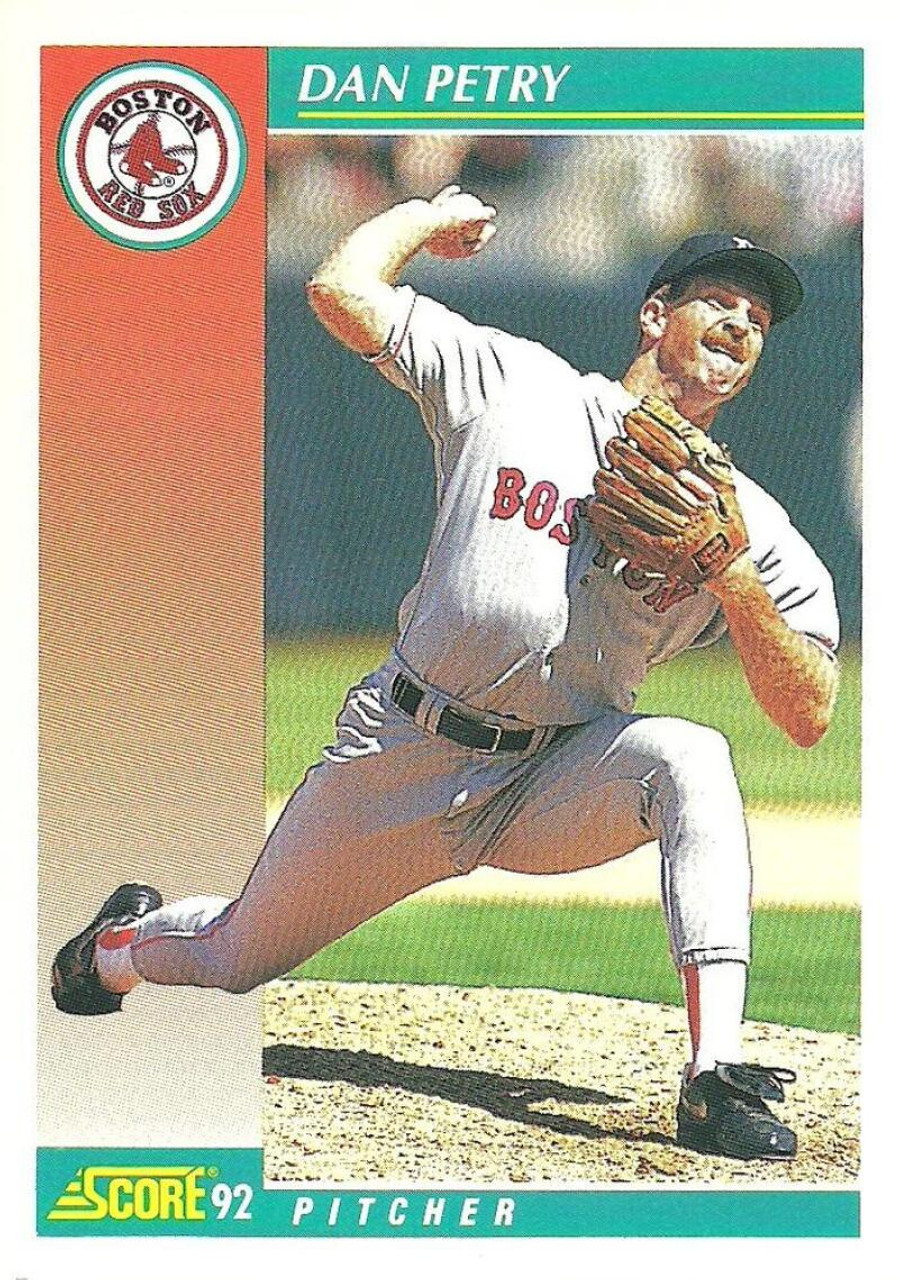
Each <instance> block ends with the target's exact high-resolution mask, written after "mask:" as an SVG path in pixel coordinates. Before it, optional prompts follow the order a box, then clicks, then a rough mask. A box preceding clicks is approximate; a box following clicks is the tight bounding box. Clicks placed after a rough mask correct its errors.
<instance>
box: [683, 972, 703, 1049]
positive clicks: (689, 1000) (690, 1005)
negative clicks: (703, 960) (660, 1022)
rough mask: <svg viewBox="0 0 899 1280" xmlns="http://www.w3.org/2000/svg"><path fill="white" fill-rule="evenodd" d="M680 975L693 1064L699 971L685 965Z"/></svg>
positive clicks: (698, 1025)
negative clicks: (682, 983)
mask: <svg viewBox="0 0 899 1280" xmlns="http://www.w3.org/2000/svg"><path fill="white" fill-rule="evenodd" d="M682 973H683V975H684V999H685V1000H686V1004H687V1021H688V1023H689V1024H690V1044H691V1045H692V1047H693V1061H694V1062H695V1061H696V1055H697V1054H698V1053H699V1028H700V1017H699V969H698V967H697V966H696V965H695V964H685V965H684V967H683V970H682Z"/></svg>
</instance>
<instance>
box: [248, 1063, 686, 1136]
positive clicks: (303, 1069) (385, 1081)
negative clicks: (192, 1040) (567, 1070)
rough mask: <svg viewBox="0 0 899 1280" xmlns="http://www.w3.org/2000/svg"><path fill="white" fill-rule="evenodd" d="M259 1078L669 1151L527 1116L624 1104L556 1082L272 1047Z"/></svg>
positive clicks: (557, 1117)
mask: <svg viewBox="0 0 899 1280" xmlns="http://www.w3.org/2000/svg"><path fill="white" fill-rule="evenodd" d="M262 1071H263V1075H272V1076H282V1077H285V1076H286V1077H288V1078H290V1079H295V1080H322V1081H326V1082H331V1081H337V1080H342V1081H345V1082H346V1083H347V1084H352V1085H356V1086H357V1087H359V1088H363V1089H403V1090H405V1091H406V1092H408V1093H420V1094H425V1095H426V1096H429V1097H434V1098H443V1099H444V1100H445V1101H447V1102H455V1103H458V1104H459V1105H460V1106H467V1107H480V1108H482V1109H483V1110H484V1111H488V1112H490V1114H491V1115H494V1116H497V1117H499V1118H500V1119H502V1120H512V1121H516V1122H517V1123H518V1124H527V1125H533V1126H535V1127H537V1128H540V1129H550V1130H552V1131H553V1132H554V1133H561V1134H566V1135H568V1136H572V1137H579V1138H619V1139H622V1140H623V1141H626V1142H654V1143H658V1144H659V1145H661V1146H671V1145H672V1140H671V1139H670V1138H669V1137H667V1136H666V1135H665V1134H663V1133H655V1132H652V1131H649V1132H643V1131H640V1130H637V1131H630V1130H627V1129H607V1128H603V1127H602V1126H600V1125H596V1124H591V1123H590V1122H589V1121H588V1120H580V1119H578V1118H577V1117H576V1116H569V1115H561V1114H559V1113H558V1112H552V1111H549V1112H548V1111H532V1110H531V1106H532V1105H533V1104H535V1103H542V1102H547V1101H549V1100H553V1101H555V1102H559V1103H567V1104H574V1105H590V1106H614V1105H616V1104H623V1103H626V1102H627V1099H624V1098H617V1097H615V1096H614V1095H612V1094H609V1093H603V1092H601V1091H600V1090H599V1089H587V1088H584V1087H582V1086H579V1085H570V1084H562V1083H560V1082H559V1081H558V1080H528V1079H522V1078H521V1077H519V1076H507V1075H499V1074H497V1073H496V1072H493V1071H463V1070H460V1069H458V1068H454V1067H426V1066H421V1065H419V1064H418V1063H415V1062H398V1061H397V1060H396V1059H395V1058H388V1057H387V1056H386V1055H384V1054H379V1053H368V1052H366V1051H365V1050H358V1051H353V1050H350V1049H303V1048H299V1047H297V1046H296V1045H288V1044H276V1045H271V1046H269V1048H267V1049H264V1050H263V1052H262Z"/></svg>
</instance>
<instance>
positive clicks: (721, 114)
mask: <svg viewBox="0 0 899 1280" xmlns="http://www.w3.org/2000/svg"><path fill="white" fill-rule="evenodd" d="M864 118H865V113H864V112H863V111H298V112H297V119H299V120H644V121H645V120H815V121H821V122H822V123H823V122H825V121H840V120H843V121H851V120H864Z"/></svg>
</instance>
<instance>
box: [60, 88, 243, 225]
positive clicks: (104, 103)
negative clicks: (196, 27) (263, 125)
mask: <svg viewBox="0 0 899 1280" xmlns="http://www.w3.org/2000/svg"><path fill="white" fill-rule="evenodd" d="M245 156H246V144H245V142H244V136H243V130H242V128H241V125H240V120H239V118H238V116H237V113H236V112H235V110H234V108H233V106H232V105H231V103H230V102H229V101H228V99H227V98H226V97H225V96H224V94H223V93H222V92H221V90H220V89H218V88H217V87H216V86H215V85H213V84H212V82H211V81H209V80H206V79H205V78H204V77H202V76H200V75H199V74H198V73H197V72H193V71H190V70H188V68H186V67H178V66H174V65H172V64H168V63H134V64H132V65H130V66H127V67H119V68H117V69H116V70H115V71H112V72H110V73H108V74H107V75H105V76H101V77H100V78H99V79H98V80H95V81H94V83H93V84H91V85H89V86H88V88H87V89H86V90H85V91H84V93H82V94H81V96H80V97H79V98H78V100H77V101H76V102H75V103H74V104H73V106H72V108H71V110H70V111H69V113H68V115H67V116H66V119H65V122H64V124H63V127H62V130H61V133H60V139H59V170H60V176H61V179H62V184H63V188H64V190H65V192H66V195H67V196H68V198H69V200H70V202H71V204H72V206H73V207H74V209H75V211H76V212H77V213H79V214H80V215H81V217H82V218H84V220H85V221H86V222H87V223H88V224H89V225H90V226H92V227H93V228H94V230H96V231H99V232H100V234H101V235H104V236H105V237H106V238H107V239H110V240H113V241H115V242H116V243H118V244H124V245H128V246H129V247H132V248H140V249H170V248H177V247H178V246H180V245H183V244H186V243H188V242H190V241H192V240H196V239H197V238H198V237H199V236H201V235H203V234H205V232H207V231H209V230H211V229H212V227H214V226H215V225H216V223H217V222H219V221H220V220H221V218H222V217H224V215H225V214H226V213H227V212H228V210H229V209H230V207H231V205H232V204H233V202H234V200H235V199H236V197H237V194H238V192H239V190H240V186H241V183H242V181H243V175H244V169H245Z"/></svg>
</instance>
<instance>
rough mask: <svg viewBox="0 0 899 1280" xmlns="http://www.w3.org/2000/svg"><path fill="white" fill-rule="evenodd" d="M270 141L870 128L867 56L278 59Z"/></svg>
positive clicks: (540, 54)
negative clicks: (441, 133) (432, 132)
mask: <svg viewBox="0 0 899 1280" xmlns="http://www.w3.org/2000/svg"><path fill="white" fill-rule="evenodd" d="M268 120H269V128H270V129H291V130H296V129H313V130H325V131H334V130H343V129H362V130H377V131H384V130H397V131H406V130H410V129H462V130H465V131H466V132H476V131H479V130H488V131H489V130H496V131H499V132H502V131H504V130H509V129H533V130H552V131H554V132H555V131H557V130H566V129H569V130H576V131H586V130H590V131H592V130H606V129H703V130H708V129H858V128H861V127H862V123H863V82H862V51H861V50H860V49H420V48H418V49H272V50H270V51H269V116H268Z"/></svg>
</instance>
